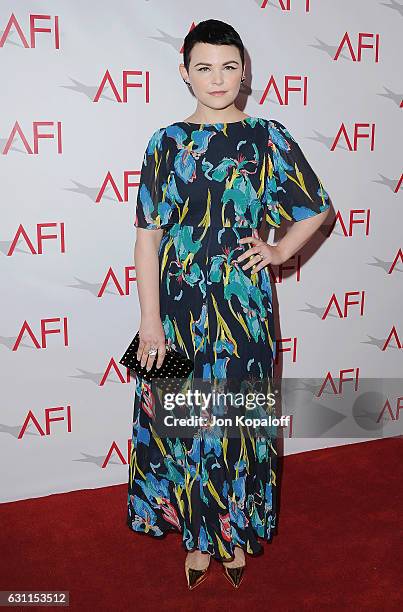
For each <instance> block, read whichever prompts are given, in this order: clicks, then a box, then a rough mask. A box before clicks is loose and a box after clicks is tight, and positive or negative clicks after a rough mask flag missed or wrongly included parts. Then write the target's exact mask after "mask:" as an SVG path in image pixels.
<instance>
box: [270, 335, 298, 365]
mask: <svg viewBox="0 0 403 612" xmlns="http://www.w3.org/2000/svg"><path fill="white" fill-rule="evenodd" d="M280 353H290V355H291V363H296V361H297V338H278V340H277V343H276V355H275V358H274V361H275V363H278V362H279V359H280Z"/></svg>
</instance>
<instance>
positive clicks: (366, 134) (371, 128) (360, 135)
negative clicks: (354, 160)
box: [330, 123, 375, 151]
mask: <svg viewBox="0 0 403 612" xmlns="http://www.w3.org/2000/svg"><path fill="white" fill-rule="evenodd" d="M361 129H362V130H364V131H363V132H360V130H361ZM362 139H369V140H370V151H373V150H374V148H375V123H354V125H353V128H352V134H350V136H349V134H348V131H347V128H346V126H345V125H344V123H342V124H341V126H340V129H339V131H338V132H337V134H336V137H335V139H334V141H333V144H332V146H331V147H330V150H331V151H334V150H335V148H336V147H337V145H338V142H339V140H344V141H345V143H346V145H347V148H348V149H349V151H357V150H358V141H359V140H362Z"/></svg>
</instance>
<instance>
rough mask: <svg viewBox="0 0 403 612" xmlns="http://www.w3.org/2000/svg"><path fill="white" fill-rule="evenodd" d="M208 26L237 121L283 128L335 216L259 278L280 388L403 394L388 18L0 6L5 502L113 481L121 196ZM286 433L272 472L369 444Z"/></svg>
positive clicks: (134, 311) (392, 20) (124, 415)
mask: <svg viewBox="0 0 403 612" xmlns="http://www.w3.org/2000/svg"><path fill="white" fill-rule="evenodd" d="M234 5H236V6H234ZM12 15H14V17H13V16H12ZM208 18H215V19H222V20H223V21H227V22H229V23H231V24H232V25H233V26H234V27H235V28H236V29H237V30H238V32H239V33H240V35H241V37H242V39H243V42H244V44H245V47H246V50H247V56H248V57H247V71H246V72H247V75H248V76H247V79H246V81H245V84H246V87H245V88H244V89H243V90H242V96H241V97H240V100H239V106H240V108H242V110H244V111H245V112H246V113H247V114H249V115H252V116H261V117H266V118H274V119H278V120H279V121H281V122H282V123H283V124H284V125H286V127H288V129H289V130H290V132H291V134H292V135H293V136H294V137H295V138H296V139H297V140H298V142H299V144H300V146H301V148H302V149H303V151H304V153H305V154H306V156H307V158H308V160H309V161H310V163H311V165H312V166H313V168H314V169H315V170H316V172H317V173H318V175H319V176H320V178H321V180H322V181H323V184H324V186H325V188H326V189H327V191H328V192H329V194H330V196H331V198H332V202H333V207H334V213H335V214H336V215H337V218H336V222H335V224H334V226H332V224H331V221H332V220H333V216H334V215H332V216H329V217H328V219H327V221H326V223H325V226H322V228H321V230H320V232H318V236H317V238H321V240H319V242H322V244H321V247H320V249H313V248H312V246H313V245H314V244H316V243H317V240H316V237H315V239H314V240H313V242H312V244H310V245H309V246H308V247H307V248H304V249H303V251H302V254H300V259H299V258H298V256H297V255H296V256H295V257H294V258H292V259H291V260H290V262H288V263H287V266H290V265H292V266H294V267H295V268H296V270H295V271H294V273H292V274H291V275H287V278H282V277H281V274H282V270H279V269H278V268H273V269H272V272H273V274H274V275H275V276H276V281H277V282H276V287H275V289H276V293H277V299H278V302H279V304H280V316H279V321H278V328H277V343H278V350H279V352H280V353H282V358H283V366H282V368H283V369H282V374H283V376H284V377H298V376H314V377H319V378H325V377H326V375H329V374H331V375H332V376H333V377H334V378H337V377H339V376H340V372H341V371H342V370H351V373H352V375H353V376H355V375H358V376H359V377H366V378H371V377H376V378H382V377H399V376H401V372H402V343H403V325H402V308H401V297H402V291H401V283H402V274H401V273H402V271H403V261H402V259H403V257H402V250H401V249H402V248H403V245H402V221H403V214H402V200H401V189H400V191H399V188H400V183H401V181H402V178H401V177H402V159H401V145H402V127H401V123H402V113H403V110H402V104H401V103H402V93H401V91H402V86H401V66H400V62H399V58H401V57H402V48H401V46H402V36H401V28H402V20H403V3H402V0H385V1H382V2H381V1H378V0H354V1H353V2H351V0H337V1H336V0H320V1H319V0H311V1H310V2H308V3H306V2H305V0H291V1H290V2H288V3H287V1H286V0H283V2H281V1H280V0H272V1H270V2H264V1H263V0H262V1H257V0H250V1H243V2H237V3H234V2H233V0H222V1H221V2H220V3H217V2H215V1H214V2H213V1H212V0H204V2H203V3H202V4H201V3H193V6H191V3H189V2H186V1H185V0H171V1H170V2H155V1H148V2H147V1H136V2H135V1H133V0H121V1H120V2H119V3H118V5H116V4H114V3H112V2H106V1H98V2H96V3H95V2H87V3H85V2H84V3H83V2H79V1H78V0H64V1H62V0H56V1H52V2H50V1H47V2H35V1H24V0H21V1H20V2H18V3H17V4H16V3H15V2H12V1H11V0H3V1H2V3H1V8H0V32H1V34H0V36H1V44H0V75H1V105H2V111H1V115H0V150H1V157H0V164H1V165H0V172H1V181H0V195H1V198H0V199H1V204H2V219H1V221H2V222H1V238H0V239H1V255H2V257H1V280H2V287H3V291H2V300H1V304H2V308H1V312H2V317H1V329H0V335H1V340H2V342H1V347H0V351H1V357H2V367H1V370H0V372H1V390H2V394H1V417H0V428H1V464H2V486H1V500H2V501H11V500H18V499H24V498H29V497H37V496H43V495H47V494H50V493H55V492H64V491H70V490H75V489H81V488H92V487H99V486H104V485H108V484H117V483H124V482H125V481H126V480H127V469H128V468H127V459H128V443H129V439H130V438H131V421H132V410H133V397H132V396H133V389H134V381H133V380H129V379H128V378H127V372H126V370H125V368H123V367H122V366H120V365H119V363H118V360H119V358H120V357H121V355H122V352H123V350H124V349H125V348H126V345H127V344H128V343H129V341H130V339H131V338H132V336H134V334H135V332H136V331H137V329H138V324H139V304H138V297H137V290H136V289H137V288H136V282H135V270H134V267H133V246H134V240H135V229H134V226H133V223H134V214H135V201H136V197H137V187H136V183H137V184H138V179H139V171H140V168H141V161H142V157H143V154H144V149H145V146H146V143H147V140H148V138H149V137H150V135H151V134H152V132H153V131H154V130H156V129H157V128H159V127H163V126H166V125H168V124H170V123H172V122H174V121H176V120H182V119H183V118H185V117H187V116H189V115H190V114H191V113H192V112H193V110H194V108H195V104H196V102H195V99H194V98H193V97H192V95H191V94H190V93H189V91H188V88H187V86H186V85H185V84H184V83H183V81H182V79H181V77H180V74H179V71H178V65H179V63H180V62H181V61H182V54H181V51H182V45H183V39H184V36H185V35H186V34H187V32H188V31H189V29H190V28H191V27H192V25H193V24H197V23H198V22H199V21H202V20H204V19H208ZM343 37H344V42H343ZM107 71H108V73H107ZM125 71H129V74H127V72H126V73H125ZM106 74H107V77H109V84H108V85H107V86H106V87H102V86H101V84H102V81H103V78H104V77H105V75H106ZM125 74H127V82H128V83H130V84H131V85H134V84H135V86H134V87H133V86H132V87H128V88H127V99H126V101H124V87H123V83H124V78H125V76H124V75H125ZM287 77H288V79H287ZM289 77H292V78H291V79H290V78H289ZM270 79H274V81H271V87H270V89H269V90H268V91H266V88H267V86H268V85H269V84H270ZM287 82H288V86H289V88H291V89H289V93H288V99H287V98H286V86H285V83H287ZM274 83H275V85H276V86H277V87H278V89H277V90H276V88H275V87H274ZM112 84H114V85H115V87H116V89H114V87H113V86H112ZM294 88H297V89H300V91H293V89H294ZM97 92H98V96H97ZM340 130H342V132H343V133H342V134H341V136H340V137H339V138H338V137H337V135H338V133H339V132H340ZM343 130H344V131H343ZM35 134H36V135H40V136H43V135H45V134H49V135H51V136H52V137H48V138H44V137H39V138H36V137H35ZM355 135H356V136H357V135H358V136H359V137H358V138H355ZM365 136H366V137H365ZM368 136H369V137H368ZM371 136H372V137H373V138H372V139H371ZM354 140H355V141H356V142H354ZM108 173H110V178H111V179H113V181H114V182H115V185H116V190H114V189H113V186H112V180H109V181H108V184H107V188H106V189H105V190H104V191H103V192H102V190H101V187H102V185H103V183H104V181H105V179H106V177H107V176H108ZM125 176H126V177H127V181H128V183H129V187H128V189H127V194H126V195H127V197H125V194H124V184H125ZM133 183H134V184H135V185H134V186H133V185H132V184H133ZM97 200H99V201H97ZM329 219H330V221H329ZM45 236H46V238H45ZM280 237H281V236H280V235H278V236H277V235H274V234H273V233H271V234H270V237H269V239H270V240H272V239H273V240H276V241H277V240H278V239H279V238H280ZM325 237H326V239H325ZM311 253H312V256H310V255H311ZM308 255H309V257H308ZM300 264H301V265H300ZM302 264H303V265H302ZM399 298H400V299H399ZM332 299H333V302H331V301H332ZM336 301H337V304H338V305H339V306H340V309H341V310H340V311H339V310H338V309H337V304H336ZM353 301H355V302H359V303H358V304H351V305H348V303H349V302H350V303H351V302H353ZM362 302H363V308H362V310H361V304H362ZM329 304H331V307H330V310H329V313H328V314H327V315H326V316H324V313H325V312H326V308H327V306H328V305H329ZM345 304H347V306H346V307H345ZM283 351H284V353H283ZM395 400H396V398H393V402H395ZM399 414H400V413H399V409H398V408H396V404H395V403H391V409H390V410H388V412H387V413H385V418H384V430H383V435H398V434H399V435H400V434H401V422H402V419H400V421H399ZM399 426H400V429H399ZM294 433H295V436H294V435H291V436H290V432H287V430H285V431H284V436H285V450H284V452H285V453H286V454H288V453H294V452H300V451H304V450H310V449H314V448H319V447H324V446H332V445H340V444H347V443H352V442H357V441H359V440H360V439H364V436H363V438H360V439H359V438H348V439H344V438H336V437H332V438H330V437H329V438H328V439H306V438H305V439H304V438H301V437H298V436H297V432H294Z"/></svg>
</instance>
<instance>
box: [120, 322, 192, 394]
mask: <svg viewBox="0 0 403 612" xmlns="http://www.w3.org/2000/svg"><path fill="white" fill-rule="evenodd" d="M139 341H140V335H139V332H137V334H136V335H135V336H134V338H133V340H132V341H131V343H130V344H129V346H128V347H127V349H126V351H125V353H124V355H123V357H122V358H121V359H120V361H119V363H121V364H122V365H124V366H126V367H127V368H129V370H133V371H134V372H136V374H139V376H142V377H143V378H144V379H145V380H147V381H149V382H150V381H151V380H152V379H153V378H186V377H187V376H188V375H189V374H190V373H191V372H193V369H194V363H193V361H192V360H191V359H188V357H186V356H185V355H182V354H181V353H178V351H175V350H174V349H173V348H171V347H170V346H169V345H166V353H165V357H164V361H163V362H162V364H161V367H160V368H157V366H156V363H157V359H155V360H154V363H153V365H152V367H151V369H150V370H147V368H146V367H145V366H144V367H142V365H141V361H139V360H138V359H137V350H138V348H139Z"/></svg>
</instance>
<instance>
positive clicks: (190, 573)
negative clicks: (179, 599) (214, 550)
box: [185, 561, 210, 590]
mask: <svg viewBox="0 0 403 612" xmlns="http://www.w3.org/2000/svg"><path fill="white" fill-rule="evenodd" d="M209 568H210V561H209V564H208V566H207V567H206V569H202V570H199V569H194V568H193V567H189V566H188V565H186V563H185V574H186V580H187V583H188V588H189V589H190V590H192V589H195V588H196V587H198V586H199V584H201V583H202V582H204V581H205V580H206V578H207V572H208V570H209Z"/></svg>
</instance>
